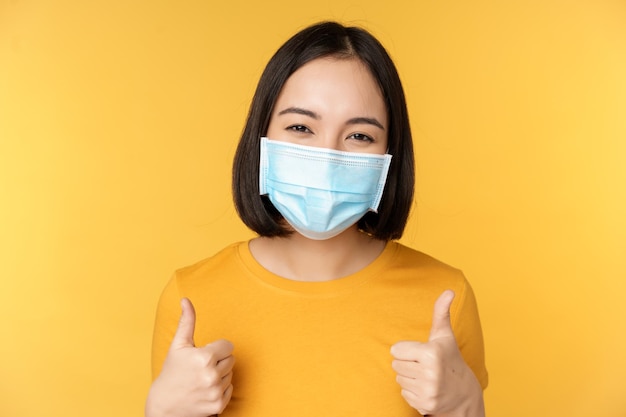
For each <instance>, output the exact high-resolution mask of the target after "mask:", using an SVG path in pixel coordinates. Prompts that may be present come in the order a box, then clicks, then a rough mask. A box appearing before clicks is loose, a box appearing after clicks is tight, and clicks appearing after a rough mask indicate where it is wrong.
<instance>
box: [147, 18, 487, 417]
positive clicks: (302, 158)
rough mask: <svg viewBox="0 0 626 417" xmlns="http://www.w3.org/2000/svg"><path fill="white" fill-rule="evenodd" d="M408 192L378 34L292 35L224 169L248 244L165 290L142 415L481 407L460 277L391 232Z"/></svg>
mask: <svg viewBox="0 0 626 417" xmlns="http://www.w3.org/2000/svg"><path fill="white" fill-rule="evenodd" d="M413 186H414V167H413V148H412V142H411V133H410V127H409V122H408V115H407V110H406V104H405V99H404V93H403V91H402V86H401V83H400V80H399V77H398V74H397V72H396V69H395V67H394V65H393V63H392V61H391V59H390V58H389V56H388V55H387V53H386V51H385V49H384V48H383V47H382V46H381V45H380V43H379V42H378V41H377V40H376V39H375V38H373V37H372V36H371V35H370V34H369V33H367V32H366V31H364V30H362V29H358V28H348V27H344V26H342V25H340V24H337V23H333V22H325V23H320V24H317V25H314V26H311V27H309V28H307V29H305V30H303V31H301V32H299V33H298V34H296V35H295V36H294V37H292V38H291V39H290V40H288V41H287V42H286V43H285V44H284V45H283V46H282V47H281V48H280V49H279V50H278V51H277V52H276V54H275V55H274V56H273V57H272V59H271V60H270V62H269V63H268V65H267V67H266V69H265V71H264V73H263V75H262V77H261V79H260V81H259V85H258V87H257V91H256V93H255V96H254V99H253V102H252V105H251V109H250V113H249V115H248V120H247V123H246V127H245V129H244V132H243V134H242V137H241V140H240V143H239V146H238V149H237V153H236V155H235V161H234V166H233V194H234V199H235V205H236V207H237V210H238V212H239V215H240V217H241V218H242V220H243V221H244V223H245V224H246V225H247V226H248V227H250V228H251V229H252V230H254V231H255V232H257V233H258V235H259V237H257V238H255V239H252V240H250V241H249V242H240V243H235V244H233V245H231V246H229V247H227V248H225V249H224V250H222V251H221V252H220V253H218V254H216V255H215V256H213V257H211V258H208V259H206V260H204V261H201V262H199V263H197V264H195V265H192V266H190V267H187V268H184V269H181V270H179V271H177V273H176V274H175V276H174V278H173V279H172V280H171V281H170V282H169V284H168V285H167V287H166V288H165V290H164V292H163V294H162V296H161V299H160V301H159V306H158V311H157V318H156V325H155V333H154V343H153V374H154V376H155V377H156V379H155V380H154V382H153V384H152V387H151V389H150V393H149V395H148V400H147V403H146V416H148V417H157V416H185V417H191V416H209V415H216V414H220V415H224V416H256V417H264V416H273V417H276V416H319V415H325V416H347V415H359V416H395V417H398V416H407V417H408V416H416V415H418V413H420V414H422V415H435V416H444V415H445V416H481V415H484V406H483V397H482V390H483V389H484V388H485V387H486V385H487V372H486V369H485V366H484V354H483V341H482V333H481V328H480V322H479V318H478V312H477V307H476V302H475V298H474V295H473V293H472V290H471V287H470V286H469V284H468V283H467V281H466V280H465V278H464V277H463V275H462V273H461V272H459V271H458V270H456V269H453V268H451V267H449V266H447V265H445V264H443V263H441V262H439V261H437V260H435V259H433V258H431V257H429V256H427V255H425V254H422V253H420V252H417V251H414V250H412V249H409V248H407V247H405V246H403V245H401V244H399V243H397V242H395V241H394V240H395V239H398V238H399V237H400V236H401V235H402V232H403V230H404V226H405V224H406V221H407V217H408V213H409V210H410V206H411V201H412V197H413ZM450 290H451V291H450ZM181 300H182V301H181ZM180 306H182V314H181V313H180ZM194 307H195V310H194ZM179 317H180V320H179ZM234 349H235V350H236V352H237V364H236V365H235V363H234V362H235V361H234V356H233V350H234ZM157 376H158V377H157Z"/></svg>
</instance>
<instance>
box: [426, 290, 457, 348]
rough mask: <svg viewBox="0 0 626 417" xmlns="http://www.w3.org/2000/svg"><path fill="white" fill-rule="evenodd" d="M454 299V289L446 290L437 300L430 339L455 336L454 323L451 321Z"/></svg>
mask: <svg viewBox="0 0 626 417" xmlns="http://www.w3.org/2000/svg"><path fill="white" fill-rule="evenodd" d="M452 300H454V291H452V290H446V291H444V292H443V293H441V295H440V296H439V298H438V299H437V301H435V308H434V309H433V324H432V326H431V328H430V336H429V337H428V340H429V341H432V340H434V339H438V338H440V337H450V336H452V337H454V332H453V331H452V324H451V323H450V306H451V305H452Z"/></svg>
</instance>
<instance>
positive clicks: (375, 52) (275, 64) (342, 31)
mask: <svg viewBox="0 0 626 417" xmlns="http://www.w3.org/2000/svg"><path fill="white" fill-rule="evenodd" d="M323 57H335V58H340V59H350V58H352V59H358V60H360V61H361V62H362V63H363V64H364V65H365V66H366V67H367V68H368V70H369V71H370V72H371V74H372V76H373V77H374V79H375V80H376V81H377V82H378V85H379V86H380V89H381V92H382V95H383V98H384V100H385V105H386V108H387V117H388V119H389V122H388V125H389V130H388V137H387V143H388V151H387V152H388V153H389V154H391V155H392V156H393V158H392V160H391V166H390V167H389V173H388V176H387V183H386V185H385V190H384V192H383V197H382V200H381V202H380V205H379V207H378V212H377V213H374V212H368V213H366V214H365V215H364V216H363V217H362V218H361V219H360V220H359V222H358V227H359V229H361V230H363V231H364V232H366V233H368V234H370V235H371V236H372V237H374V238H376V239H380V240H391V239H399V238H400V237H401V236H402V233H403V231H404V227H405V225H406V222H407V219H408V216H409V212H410V209H411V204H412V201H413V192H414V184H415V171H414V161H413V142H412V136H411V128H410V125H409V116H408V112H407V107H406V99H405V96H404V91H403V89H402V83H401V82H400V77H399V76H398V72H397V70H396V67H395V65H394V63H393V61H392V60H391V58H390V57H389V54H388V53H387V51H386V50H385V48H384V47H383V46H382V45H381V43H380V42H379V41H378V40H377V39H376V38H375V37H374V36H372V35H371V34H370V33H369V32H367V31H366V30H364V29H362V28H358V27H346V26H343V25H341V24H339V23H336V22H322V23H318V24H315V25H313V26H310V27H307V28H306V29H304V30H302V31H300V32H298V33H297V34H295V35H294V36H293V37H292V38H290V39H289V40H288V41H287V42H285V44H283V45H282V46H281V47H280V48H279V49H278V51H276V53H275V54H274V56H272V58H271V59H270V61H269V62H268V64H267V66H266V67H265V70H264V71H263V74H262V75H261V78H260V80H259V83H258V85H257V89H256V92H255V94H254V97H253V99H252V104H251V105H250V111H249V113H248V118H247V121H246V125H245V127H244V130H243V133H242V135H241V139H240V141H239V145H238V146H237V151H236V153H235V159H234V163H233V182H232V187H233V199H234V202H235V208H236V209H237V212H238V213H239V217H241V219H242V221H243V222H244V223H245V224H246V226H248V227H249V228H250V229H252V230H253V231H255V232H256V233H258V234H259V235H260V236H267V237H271V236H287V235H288V234H289V233H291V228H289V227H288V225H287V224H286V223H285V222H284V220H283V217H282V215H281V214H280V213H279V212H278V210H276V208H275V207H274V206H273V204H272V203H271V202H270V201H269V198H267V196H261V195H259V158H260V138H261V137H262V136H265V135H266V133H267V129H268V126H269V123H270V118H271V115H272V111H273V109H274V105H275V103H276V100H277V99H278V95H279V94H280V92H281V90H282V88H283V86H284V84H285V82H286V81H287V79H288V78H289V77H290V76H291V74H293V73H294V72H295V71H296V70H297V69H298V68H300V67H302V66H303V65H305V64H306V63H308V62H310V61H313V60H314V59H317V58H323Z"/></svg>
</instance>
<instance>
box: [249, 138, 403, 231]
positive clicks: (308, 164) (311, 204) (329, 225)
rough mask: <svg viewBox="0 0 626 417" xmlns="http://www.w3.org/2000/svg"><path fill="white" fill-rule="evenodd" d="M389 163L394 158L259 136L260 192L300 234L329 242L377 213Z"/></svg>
mask: <svg viewBox="0 0 626 417" xmlns="http://www.w3.org/2000/svg"><path fill="white" fill-rule="evenodd" d="M390 163H391V155H378V154H367V153H356V152H343V151H336V150H333V149H326V148H317V147H311V146H302V145H294V144H292V143H287V142H280V141H274V140H270V139H268V138H261V165H260V169H259V185H260V194H261V195H267V196H268V197H269V199H270V201H271V202H272V204H274V207H276V209H277V210H278V211H279V212H280V214H282V215H283V217H284V218H285V220H287V222H288V223H289V224H290V225H291V226H292V227H293V228H294V229H295V230H296V231H297V232H298V233H300V234H301V235H303V236H305V237H308V238H309V239H315V240H324V239H330V238H331V237H334V236H337V235H338V234H340V233H341V232H343V231H344V230H346V229H347V228H348V227H350V226H352V225H353V224H355V223H356V222H358V221H359V219H361V217H363V215H364V214H365V213H367V212H368V211H374V212H376V211H377V210H378V205H379V203H380V199H381V197H382V195H383V189H384V188H385V181H386V179H387V171H388V170H389V164H390Z"/></svg>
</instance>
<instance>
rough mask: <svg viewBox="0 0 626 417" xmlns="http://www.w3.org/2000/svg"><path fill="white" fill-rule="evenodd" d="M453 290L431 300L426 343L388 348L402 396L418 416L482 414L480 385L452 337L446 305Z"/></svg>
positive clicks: (406, 342) (448, 310) (410, 342)
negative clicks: (430, 317)
mask: <svg viewBox="0 0 626 417" xmlns="http://www.w3.org/2000/svg"><path fill="white" fill-rule="evenodd" d="M452 300H454V292H453V291H450V290H447V291H444V292H443V293H442V294H441V295H440V296H439V298H438V299H437V301H436V302H435V307H434V312H433V322H432V327H431V330H430V336H429V338H428V342H426V343H420V342H414V341H403V342H398V343H396V344H395V345H393V346H392V347H391V354H392V356H393V357H394V361H393V363H392V367H393V369H394V371H396V373H397V376H396V381H397V382H398V384H400V387H401V388H402V396H403V397H404V399H405V400H406V401H407V402H408V403H409V405H410V406H411V407H413V408H415V409H416V410H417V411H419V412H420V413H421V414H422V415H436V416H440V415H441V416H444V415H445V416H471V417H474V416H483V415H484V405H483V399H482V388H481V387H480V384H479V383H478V380H477V379H476V377H475V376H474V373H473V372H472V370H471V369H470V368H469V367H468V366H467V364H466V363H465V361H464V360H463V357H462V356H461V352H460V351H459V348H458V346H457V343H456V339H455V338H454V333H453V331H452V325H451V323H450V305H451V304H452Z"/></svg>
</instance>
